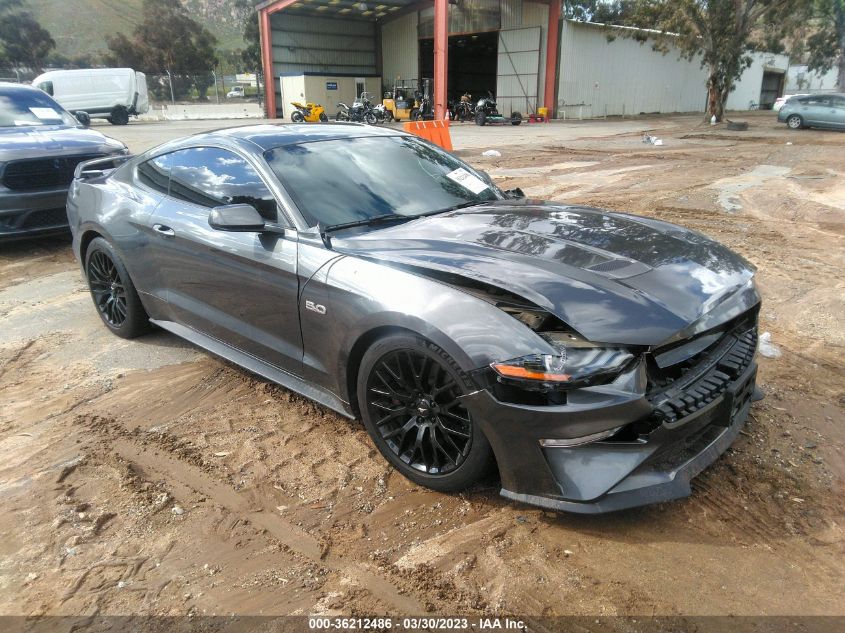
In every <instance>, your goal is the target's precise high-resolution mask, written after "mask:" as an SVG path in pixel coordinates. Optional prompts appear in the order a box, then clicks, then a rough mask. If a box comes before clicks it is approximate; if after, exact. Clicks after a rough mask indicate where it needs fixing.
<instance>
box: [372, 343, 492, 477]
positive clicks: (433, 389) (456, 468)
mask: <svg viewBox="0 0 845 633" xmlns="http://www.w3.org/2000/svg"><path fill="white" fill-rule="evenodd" d="M472 388H473V387H472V384H471V382H470V380H469V378H468V377H467V376H466V375H465V374H464V373H463V371H462V370H461V369H460V368H459V367H458V365H457V363H455V361H454V360H452V359H451V358H450V357H449V355H448V354H446V352H445V351H444V350H442V349H441V348H440V347H438V346H436V345H434V344H433V343H431V342H429V341H426V340H424V339H422V338H419V337H416V336H412V335H404V334H403V335H393V336H388V337H386V338H383V339H380V340H379V341H377V342H376V343H374V344H373V346H372V347H370V349H369V350H367V352H366V353H365V354H364V357H363V358H362V360H361V367H360V371H359V373H358V403H359V406H360V410H361V416H362V418H363V420H364V426H365V427H366V429H367V432H368V433H369V434H370V437H371V438H372V439H373V442H374V443H375V445H376V447H377V448H378V449H379V451H380V452H381V454H382V455H383V456H384V457H385V458H386V459H387V461H389V462H390V463H391V465H393V466H394V467H395V468H396V469H397V470H398V471H399V472H401V473H402V474H403V475H404V476H405V477H407V478H408V479H410V480H411V481H413V482H415V483H417V484H420V485H423V486H426V487H427V488H431V489H433V490H439V491H441V492H452V491H456V490H463V489H465V488H467V487H468V486H471V485H472V484H474V483H476V482H477V481H478V480H479V479H481V478H482V477H483V476H484V475H485V474H486V473H487V472H488V471H489V469H490V466H491V464H492V463H493V451H492V449H491V448H490V443H489V442H488V441H487V438H486V437H485V436H484V433H483V432H482V431H481V429H480V428H479V427H478V425H477V424H476V423H475V422H474V421H473V420H472V418H471V416H470V414H469V411H468V410H467V409H466V407H465V406H464V405H463V402H462V401H461V400H460V396H462V395H464V394H466V393H468V392H469V391H471V390H472Z"/></svg>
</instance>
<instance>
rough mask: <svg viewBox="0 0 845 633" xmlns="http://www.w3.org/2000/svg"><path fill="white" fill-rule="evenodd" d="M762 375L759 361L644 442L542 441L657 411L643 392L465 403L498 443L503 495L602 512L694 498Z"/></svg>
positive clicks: (484, 395)
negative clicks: (538, 402) (699, 478)
mask: <svg viewBox="0 0 845 633" xmlns="http://www.w3.org/2000/svg"><path fill="white" fill-rule="evenodd" d="M756 374H757V366H756V364H755V363H753V362H752V363H751V364H750V365H749V366H748V367H747V368H745V370H744V371H743V372H742V374H741V375H740V376H739V377H738V378H736V379H735V380H733V381H732V382H730V383H729V384H728V385H727V386H726V388H725V390H724V391H723V393H722V394H721V395H720V396H719V397H717V398H716V399H714V400H712V401H711V402H709V403H708V404H707V405H706V406H704V407H702V408H700V409H699V410H697V411H696V412H694V413H692V414H691V415H688V416H687V417H685V418H683V419H681V420H678V421H676V422H674V423H673V424H671V425H661V426H659V427H657V428H656V429H655V430H654V431H652V432H651V433H650V434H649V435H648V438H647V440H645V441H632V442H622V441H613V440H610V441H599V442H594V443H591V444H586V445H583V446H575V447H571V448H569V447H554V448H551V447H546V448H544V447H541V446H540V441H539V440H540V439H542V438H543V437H549V436H550V431H551V432H552V433H555V432H557V433H560V432H561V431H562V430H563V429H566V430H568V431H569V432H572V429H580V430H581V431H577V432H582V431H583V430H587V429H591V430H597V429H599V428H612V427H615V426H622V425H625V424H628V423H631V422H634V421H636V420H638V419H641V418H642V417H643V415H647V414H648V412H649V411H650V410H651V405H650V404H649V403H648V402H647V401H646V400H645V398H644V397H643V398H633V399H628V400H622V399H620V400H619V401H618V402H609V403H605V404H604V405H603V406H596V407H593V408H580V407H578V408H575V409H573V408H572V407H569V406H567V405H564V406H556V407H533V406H524V405H517V404H511V403H503V402H499V401H498V400H496V399H495V398H494V397H493V396H492V395H491V394H490V393H489V392H488V391H479V392H476V393H474V394H471V395H469V396H467V397H466V403H467V406H468V407H469V409H470V412H471V413H472V414H473V417H474V419H476V420H477V421H478V422H479V424H480V425H481V427H482V429H483V430H484V432H485V434H486V435H487V437H488V439H489V440H490V443H491V445H492V446H493V450H494V452H495V454H496V459H497V462H498V465H499V472H500V475H501V480H502V490H501V494H502V496H504V497H506V498H508V499H512V500H514V501H520V502H523V503H527V504H530V505H535V506H539V507H542V508H547V509H551V510H560V511H565V512H576V513H583V514H599V513H603V512H612V511H616V510H623V509H626V508H633V507H636V506H642V505H647V504H652V503H658V502H663V501H669V500H671V499H677V498H680V497H685V496H688V495H689V494H690V493H691V487H690V481H691V480H692V479H693V478H694V477H695V476H696V475H698V474H699V473H700V472H701V471H702V470H704V469H705V468H706V467H707V466H709V465H710V464H711V463H713V462H714V461H715V460H716V459H717V458H718V457H719V456H720V455H721V454H722V453H723V452H724V451H725V450H726V449H727V448H728V447H729V446H730V445H731V444H732V443H733V441H734V440H735V439H736V437H737V435H738V434H739V432H740V430H741V429H742V426H743V425H744V424H745V420H746V418H747V417H748V412H749V410H750V407H751V402H752V399H753V396H754V393H755V379H756ZM551 436H552V437H554V435H551Z"/></svg>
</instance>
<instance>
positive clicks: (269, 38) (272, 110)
mask: <svg viewBox="0 0 845 633" xmlns="http://www.w3.org/2000/svg"><path fill="white" fill-rule="evenodd" d="M258 32H259V34H260V36H261V65H262V66H263V67H264V107H265V109H266V111H267V118H269V119H275V118H276V78H275V77H274V76H273V31H272V29H271V28H270V11H269V10H268V9H263V10H261V11H260V12H259V13H258Z"/></svg>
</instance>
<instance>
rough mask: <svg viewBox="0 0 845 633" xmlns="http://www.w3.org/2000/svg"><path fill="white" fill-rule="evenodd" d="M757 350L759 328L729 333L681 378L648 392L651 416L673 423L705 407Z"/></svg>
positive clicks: (741, 372)
mask: <svg viewBox="0 0 845 633" xmlns="http://www.w3.org/2000/svg"><path fill="white" fill-rule="evenodd" d="M756 349H757V328H756V327H752V328H751V329H749V330H746V331H744V332H737V331H732V332H728V333H726V334H725V336H724V337H722V339H721V340H720V341H719V342H718V343H717V344H716V345H715V346H714V347H713V348H711V350H708V351H707V352H703V353H702V354H701V357H700V358H698V362H697V363H696V364H695V365H693V366H692V367H689V368H688V369H687V371H686V372H684V375H683V376H682V377H681V378H680V379H677V380H674V381H671V382H670V384H669V385H668V386H665V384H664V385H663V386H660V387H658V388H655V389H653V390H650V391H649V393H648V394H647V395H648V399H649V401H651V403H652V404H653V405H654V413H653V414H652V415H653V416H654V418H655V419H656V420H657V421H660V423H662V424H667V423H668V424H670V425H671V424H673V423H675V422H677V421H678V420H680V419H682V418H685V417H687V416H688V415H691V414H693V413H695V412H696V411H698V410H699V409H702V408H704V407H705V406H707V405H708V404H710V403H711V402H713V401H714V400H715V399H716V398H718V397H719V396H721V395H722V394H723V393H724V392H725V390H726V389H727V388H728V385H729V384H731V383H732V382H734V381H735V380H737V379H738V378H739V377H740V376H741V375H742V374H743V372H745V370H746V369H748V367H749V365H751V362H752V361H753V360H754V352H755V351H756ZM661 378H662V377H661ZM664 382H665V380H662V379H661V380H660V383H664Z"/></svg>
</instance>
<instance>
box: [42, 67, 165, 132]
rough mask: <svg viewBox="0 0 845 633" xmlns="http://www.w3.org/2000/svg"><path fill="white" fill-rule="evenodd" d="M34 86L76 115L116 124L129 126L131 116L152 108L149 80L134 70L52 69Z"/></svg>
mask: <svg viewBox="0 0 845 633" xmlns="http://www.w3.org/2000/svg"><path fill="white" fill-rule="evenodd" d="M32 85H33V86H35V87H36V88H40V89H41V90H43V91H44V92H46V93H47V94H48V95H50V96H51V97H53V98H54V99H55V100H56V101H58V102H59V103H60V104H61V105H62V106H63V107H64V108H65V109H66V110H69V111H70V112H72V113H74V114H76V113H77V112H86V113H88V116H89V117H91V118H100V119H106V120H108V122H109V123H111V124H113V125H126V124H127V123H129V117H130V116H137V115H139V114H143V113H144V112H146V111H147V110H149V109H150V100H149V96H148V94H147V79H146V77H145V76H144V73H140V72H136V71H134V70H132V69H131V68H91V69H82V70H51V71H49V72H46V73H44V74H42V75H39V76H38V77H36V78H35V79H33V80H32Z"/></svg>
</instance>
